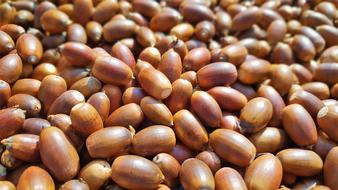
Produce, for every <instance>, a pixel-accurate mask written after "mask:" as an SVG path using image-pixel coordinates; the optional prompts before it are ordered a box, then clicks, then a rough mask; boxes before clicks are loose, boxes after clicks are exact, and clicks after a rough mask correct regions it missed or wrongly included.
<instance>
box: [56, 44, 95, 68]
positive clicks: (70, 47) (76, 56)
mask: <svg viewBox="0 0 338 190" xmlns="http://www.w3.org/2000/svg"><path fill="white" fill-rule="evenodd" d="M58 48H59V51H60V52H61V55H63V56H64V57H65V58H66V60H67V61H68V62H69V63H70V64H71V65H73V66H89V65H92V64H93V63H94V61H95V58H96V55H95V53H94V51H93V50H92V49H91V48H90V47H88V46H87V45H85V44H82V43H78V42H67V43H64V44H62V45H61V46H59V47H58Z"/></svg>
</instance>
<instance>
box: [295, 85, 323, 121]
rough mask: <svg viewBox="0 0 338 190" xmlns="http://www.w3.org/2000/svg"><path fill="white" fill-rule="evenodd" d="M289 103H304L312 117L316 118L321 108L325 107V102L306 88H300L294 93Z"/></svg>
mask: <svg viewBox="0 0 338 190" xmlns="http://www.w3.org/2000/svg"><path fill="white" fill-rule="evenodd" d="M289 104H300V105H302V106H303V107H304V108H305V109H306V111H308V112H309V114H310V115H311V116H312V118H316V117H317V114H318V112H319V110H320V109H322V108H323V107H324V103H323V102H322V101H321V100H320V99H319V98H317V97H316V96H315V95H313V94H311V93H310V92H307V91H305V90H298V91H296V92H294V93H292V95H291V96H290V98H289Z"/></svg>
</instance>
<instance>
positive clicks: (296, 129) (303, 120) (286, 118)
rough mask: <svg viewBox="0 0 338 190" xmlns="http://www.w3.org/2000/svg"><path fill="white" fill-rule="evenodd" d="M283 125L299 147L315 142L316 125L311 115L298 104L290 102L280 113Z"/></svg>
mask: <svg viewBox="0 0 338 190" xmlns="http://www.w3.org/2000/svg"><path fill="white" fill-rule="evenodd" d="M282 121H283V126H284V129H285V131H286V133H287V134H288V135H289V136H290V138H291V139H292V140H293V141H294V142H295V143H296V144H297V145H298V146H301V147H305V146H311V145H314V144H315V143H316V142H317V130H316V125H315V123H314V121H313V119H312V118H311V115H310V114H309V113H308V112H307V111H306V110H305V109H304V107H303V106H301V105H299V104H291V105H288V106H286V107H285V108H284V110H283V113H282Z"/></svg>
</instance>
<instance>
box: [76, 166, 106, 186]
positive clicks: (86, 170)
mask: <svg viewBox="0 0 338 190" xmlns="http://www.w3.org/2000/svg"><path fill="white" fill-rule="evenodd" d="M110 176H111V167H110V165H109V163H108V162H107V161H105V160H93V161H91V162H89V163H88V164H86V165H85V166H84V167H83V168H82V169H81V171H80V173H79V178H80V179H83V180H84V181H85V182H86V183H87V184H88V186H89V188H90V189H91V190H98V189H100V188H102V186H103V185H104V184H106V183H107V181H108V179H109V178H110Z"/></svg>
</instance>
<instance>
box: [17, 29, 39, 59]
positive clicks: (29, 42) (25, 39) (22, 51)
mask: <svg viewBox="0 0 338 190" xmlns="http://www.w3.org/2000/svg"><path fill="white" fill-rule="evenodd" d="M16 50H17V52H18V54H19V55H20V57H21V58H22V60H23V61H24V62H26V63H29V64H37V63H39V62H40V59H41V58H42V53H43V47H42V44H41V42H40V41H39V39H37V38H36V37H35V36H33V35H31V34H23V35H21V36H20V37H19V38H18V40H17V42H16Z"/></svg>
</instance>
